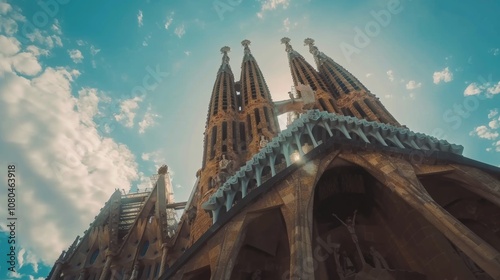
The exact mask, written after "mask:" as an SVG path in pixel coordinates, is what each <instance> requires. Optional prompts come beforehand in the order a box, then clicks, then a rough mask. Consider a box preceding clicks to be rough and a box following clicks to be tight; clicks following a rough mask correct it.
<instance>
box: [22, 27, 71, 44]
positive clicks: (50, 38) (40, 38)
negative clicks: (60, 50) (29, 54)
mask: <svg viewBox="0 0 500 280" xmlns="http://www.w3.org/2000/svg"><path fill="white" fill-rule="evenodd" d="M26 37H27V38H28V39H29V40H30V41H31V42H36V43H38V44H41V45H44V46H46V47H47V48H49V49H52V48H54V47H55V46H59V47H62V46H63V44H62V41H61V37H59V36H58V35H55V34H54V35H47V32H46V31H40V29H35V31H33V33H30V34H28V35H26Z"/></svg>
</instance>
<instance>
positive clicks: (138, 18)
mask: <svg viewBox="0 0 500 280" xmlns="http://www.w3.org/2000/svg"><path fill="white" fill-rule="evenodd" d="M142 19H143V15H142V11H141V10H139V13H138V14H137V24H139V27H141V26H142Z"/></svg>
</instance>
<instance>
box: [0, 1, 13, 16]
mask: <svg viewBox="0 0 500 280" xmlns="http://www.w3.org/2000/svg"><path fill="white" fill-rule="evenodd" d="M10 11H12V6H11V5H9V3H5V2H0V15H6V14H7V13H8V12H10Z"/></svg>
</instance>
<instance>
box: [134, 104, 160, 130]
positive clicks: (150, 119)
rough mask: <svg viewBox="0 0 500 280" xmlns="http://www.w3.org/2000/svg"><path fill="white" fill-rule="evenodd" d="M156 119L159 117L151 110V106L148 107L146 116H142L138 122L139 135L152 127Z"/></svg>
mask: <svg viewBox="0 0 500 280" xmlns="http://www.w3.org/2000/svg"><path fill="white" fill-rule="evenodd" d="M157 118H159V115H157V114H154V113H153V112H152V110H151V106H149V107H148V110H147V111H146V114H144V118H143V119H142V121H140V122H139V133H140V134H143V133H144V131H145V130H146V128H148V127H151V126H154V125H155V124H156V119H157Z"/></svg>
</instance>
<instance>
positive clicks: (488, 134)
mask: <svg viewBox="0 0 500 280" xmlns="http://www.w3.org/2000/svg"><path fill="white" fill-rule="evenodd" d="M469 134H470V135H471V136H474V135H477V136H478V137H479V138H484V139H488V140H494V139H496V138H497V137H498V132H496V131H493V130H491V129H489V128H488V127H486V126H485V125H481V126H478V127H476V128H475V129H474V130H473V131H471V132H470V133H469Z"/></svg>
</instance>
